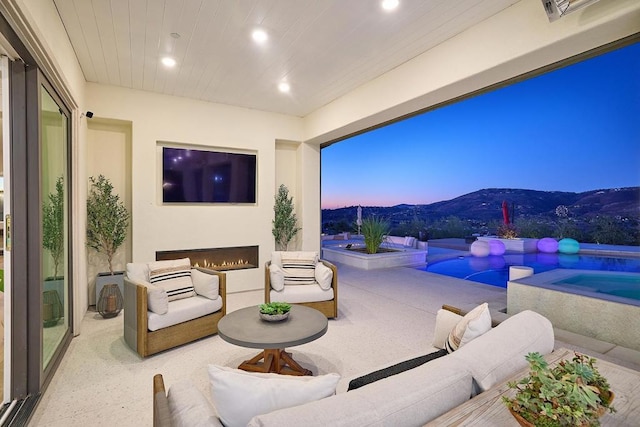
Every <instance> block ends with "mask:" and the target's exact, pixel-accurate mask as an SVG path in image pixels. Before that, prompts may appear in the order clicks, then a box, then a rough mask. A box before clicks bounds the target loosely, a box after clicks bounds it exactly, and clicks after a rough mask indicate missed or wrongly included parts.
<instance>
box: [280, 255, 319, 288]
mask: <svg viewBox="0 0 640 427" xmlns="http://www.w3.org/2000/svg"><path fill="white" fill-rule="evenodd" d="M317 259H318V257H317V255H315V254H314V255H313V256H309V257H301V256H290V255H289V254H288V253H287V252H285V253H283V254H282V271H284V284H285V286H286V285H315V284H316V278H315V271H316V264H317Z"/></svg>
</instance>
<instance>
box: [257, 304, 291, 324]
mask: <svg viewBox="0 0 640 427" xmlns="http://www.w3.org/2000/svg"><path fill="white" fill-rule="evenodd" d="M290 311H291V304H289V303H286V302H269V303H266V304H260V318H261V319H263V320H266V321H268V322H278V321H280V320H284V319H286V318H288V317H289V312H290Z"/></svg>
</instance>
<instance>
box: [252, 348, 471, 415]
mask: <svg viewBox="0 0 640 427" xmlns="http://www.w3.org/2000/svg"><path fill="white" fill-rule="evenodd" d="M450 357H451V356H450V355H448V356H445V357H441V358H439V359H436V360H432V361H431V362H429V363H426V364H424V365H422V366H418V367H417V368H414V369H411V370H410V371H406V372H403V373H401V374H398V375H393V376H391V377H388V378H385V379H382V380H380V381H376V382H374V383H373V384H369V385H367V386H366V387H361V388H359V389H357V390H353V391H350V392H348V393H341V394H339V395H336V396H330V397H327V398H326V399H321V400H318V401H315V402H311V403H307V404H304V405H301V406H296V407H292V408H287V409H280V410H277V411H274V412H270V413H268V414H264V415H258V416H256V417H255V418H253V419H252V420H251V421H250V423H249V426H252V427H256V426H274V427H275V426H305V427H309V426H311V427H316V426H317V427H325V426H332V427H333V426H344V427H352V426H365V425H368V426H417V425H423V424H426V423H427V422H429V421H431V420H433V419H434V418H436V417H438V416H440V415H442V414H444V413H445V412H447V411H449V410H451V409H453V408H455V407H456V406H458V405H461V404H462V403H464V402H466V401H467V400H469V396H470V395H471V389H472V382H473V381H472V378H471V375H470V374H469V372H468V371H467V370H466V369H464V367H463V368H462V369H461V368H460V366H459V363H451V361H450V359H449V358H450Z"/></svg>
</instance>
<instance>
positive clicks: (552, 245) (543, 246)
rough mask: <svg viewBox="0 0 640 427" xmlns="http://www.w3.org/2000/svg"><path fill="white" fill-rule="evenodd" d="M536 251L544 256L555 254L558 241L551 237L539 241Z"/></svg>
mask: <svg viewBox="0 0 640 427" xmlns="http://www.w3.org/2000/svg"><path fill="white" fill-rule="evenodd" d="M576 243H577V242H576ZM538 250H539V251H540V252H542V253H545V254H555V253H556V252H558V241H557V240H556V239H554V238H552V237H545V238H544V239H540V240H538Z"/></svg>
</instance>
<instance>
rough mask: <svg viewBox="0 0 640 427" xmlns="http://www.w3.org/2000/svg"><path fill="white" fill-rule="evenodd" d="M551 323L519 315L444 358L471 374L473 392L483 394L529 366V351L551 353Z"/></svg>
mask: <svg viewBox="0 0 640 427" xmlns="http://www.w3.org/2000/svg"><path fill="white" fill-rule="evenodd" d="M553 345H554V336H553V327H552V325H551V322H549V320H547V319H546V318H545V317H543V316H541V315H540V314H538V313H535V312H533V311H530V310H526V311H523V312H521V313H518V314H516V315H514V316H512V317H510V318H509V319H507V320H505V321H504V322H502V323H501V324H500V325H498V326H496V327H495V328H493V329H491V330H490V331H488V332H487V333H485V334H484V335H482V337H481V339H475V340H473V341H471V342H470V343H468V344H467V345H465V346H464V347H461V348H460V349H459V350H457V351H456V352H454V353H452V354H450V355H449V356H447V358H451V359H452V360H455V361H457V362H458V363H460V365H461V366H464V367H465V368H466V369H467V370H469V372H471V374H472V375H473V379H474V382H475V384H476V388H475V390H474V393H478V392H482V391H485V390H487V389H489V388H491V387H493V386H494V385H495V384H497V383H499V382H502V381H504V380H506V379H507V378H508V377H510V376H512V375H514V374H515V373H517V372H518V371H519V370H522V369H525V368H526V367H527V366H528V364H527V361H526V360H525V358H524V357H525V356H526V355H527V354H528V353H530V352H538V353H540V354H542V355H545V354H548V353H550V352H551V351H552V350H553Z"/></svg>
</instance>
